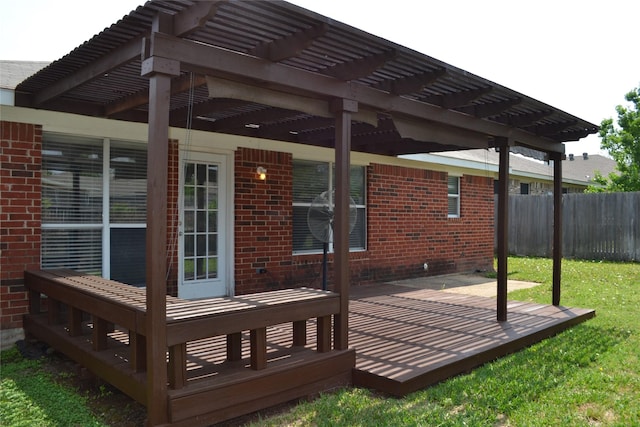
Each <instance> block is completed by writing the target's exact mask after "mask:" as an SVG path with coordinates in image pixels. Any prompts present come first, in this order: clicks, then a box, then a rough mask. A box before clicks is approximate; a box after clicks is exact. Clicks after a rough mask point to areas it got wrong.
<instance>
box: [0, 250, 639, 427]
mask: <svg viewBox="0 0 640 427" xmlns="http://www.w3.org/2000/svg"><path fill="white" fill-rule="evenodd" d="M508 270H509V278H510V279H516V280H528V281H535V282H539V283H541V285H540V286H537V287H534V288H531V289H526V290H521V291H516V292H513V293H510V294H509V298H510V299H517V300H526V301H536V302H540V303H550V301H551V261H550V260H546V259H532V258H509V269H508ZM562 277H563V283H562V304H563V305H567V306H573V307H588V308H595V309H596V310H597V315H596V317H595V318H594V319H592V320H589V321H588V322H586V323H584V324H581V325H578V326H576V327H574V328H572V329H569V330H567V331H565V332H563V333H561V334H559V335H557V336H555V337H553V338H550V339H547V340H545V341H543V342H540V343H538V344H536V345H534V346H531V347H529V348H527V349H525V350H522V351H520V352H518V353H516V354H513V355H510V356H507V357H503V358H501V359H498V360H496V361H494V362H492V363H489V364H486V365H484V366H482V367H480V368H478V369H475V370H474V371H473V372H471V373H470V374H467V375H462V376H458V377H455V378H452V379H450V380H448V381H445V382H442V383H440V384H438V385H436V386H433V387H430V388H428V389H426V390H423V391H420V392H416V393H413V394H411V395H409V396H407V397H405V398H403V399H395V398H388V397H385V396H381V395H378V394H376V393H374V392H371V391H369V390H365V389H358V388H353V389H342V390H338V391H336V392H334V393H327V394H323V395H321V396H319V397H318V398H317V399H315V400H313V401H309V402H302V403H300V404H298V405H296V406H294V407H293V408H290V409H287V410H286V412H283V413H280V414H278V415H275V416H272V417H268V418H264V417H263V418H260V419H259V420H257V421H256V422H254V423H253V424H252V425H254V426H283V425H288V426H307V425H312V426H343V425H345V426H346V425H349V426H367V427H369V426H463V425H467V426H555V425H562V426H640V421H639V420H640V312H639V311H638V310H639V309H638V307H640V264H638V263H635V264H632V263H629V264H624V263H606V262H587V261H570V260H565V261H563V273H562ZM44 363H46V362H43V361H31V360H24V359H22V358H21V357H20V356H19V354H18V353H17V352H16V351H15V350H10V351H9V352H3V353H2V371H1V375H0V378H1V385H0V425H3V426H5V425H6V426H27V425H29V426H31V425H38V426H68V425H79V426H94V425H103V424H100V421H98V419H97V418H94V417H93V416H92V415H91V413H90V411H89V410H88V409H87V408H88V406H90V405H88V404H87V402H88V401H87V399H86V398H84V397H82V395H81V394H80V393H77V392H75V391H74V390H72V389H65V388H64V387H62V388H61V386H59V385H58V381H56V379H55V378H53V377H52V376H51V374H48V373H47V371H46V370H45V369H44V366H43V364H44ZM85 417H86V418H85ZM107 425H108V424H107Z"/></svg>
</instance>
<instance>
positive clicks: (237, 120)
mask: <svg viewBox="0 0 640 427" xmlns="http://www.w3.org/2000/svg"><path fill="white" fill-rule="evenodd" d="M299 114H300V113H298V112H297V111H293V110H285V109H282V108H274V107H267V108H264V109H262V110H259V111H253V112H251V113H245V114H240V115H237V116H234V117H229V118H226V119H221V120H216V121H215V122H214V123H213V126H212V127H211V129H212V130H213V131H214V132H215V131H222V130H233V129H237V128H243V127H246V125H249V124H255V125H259V124H261V123H262V122H274V121H280V120H285V119H287V118H289V117H295V116H297V115H299Z"/></svg>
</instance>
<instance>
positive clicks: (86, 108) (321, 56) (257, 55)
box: [15, 0, 598, 425]
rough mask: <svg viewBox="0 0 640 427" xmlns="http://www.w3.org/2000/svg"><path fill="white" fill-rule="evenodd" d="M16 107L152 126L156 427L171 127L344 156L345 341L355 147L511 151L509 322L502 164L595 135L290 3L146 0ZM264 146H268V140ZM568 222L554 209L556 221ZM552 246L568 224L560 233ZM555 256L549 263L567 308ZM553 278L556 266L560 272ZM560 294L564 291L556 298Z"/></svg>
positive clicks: (339, 225) (501, 273) (341, 343)
mask: <svg viewBox="0 0 640 427" xmlns="http://www.w3.org/2000/svg"><path fill="white" fill-rule="evenodd" d="M15 91H16V105H17V106H22V107H29V108H36V109H47V110H53V111H61V112H69V113H75V114H82V115H90V116H98V117H105V118H111V119H115V120H127V121H134V122H143V123H148V125H149V131H148V150H147V151H148V162H147V163H148V172H147V173H148V175H147V183H148V184H147V185H148V198H147V252H146V253H147V260H146V268H147V270H146V271H147V273H146V277H147V280H146V283H147V291H146V305H147V318H146V323H147V330H148V331H149V334H148V338H147V342H146V349H147V360H148V363H147V365H148V371H147V379H148V381H147V394H146V396H147V400H148V410H149V425H156V424H162V423H165V422H166V421H167V406H166V405H167V402H166V399H164V397H166V393H167V389H166V388H167V371H166V364H165V354H166V348H167V342H166V306H165V295H166V280H165V273H166V254H165V249H166V239H167V237H166V218H167V170H166V165H167V162H168V149H167V141H168V134H169V133H168V128H169V126H176V127H184V128H189V129H197V130H202V131H209V132H217V133H229V134H235V135H243V136H249V137H252V138H263V139H267V140H269V139H270V140H280V141H287V142H292V143H298V144H308V145H314V146H322V147H332V148H334V149H335V163H336V224H335V242H334V243H335V247H336V251H335V254H334V259H335V264H334V265H335V270H336V272H335V288H336V290H337V292H338V293H339V294H340V312H339V314H337V315H336V316H335V317H334V321H335V325H334V340H335V347H336V349H338V350H344V349H347V348H348V346H349V344H348V339H347V336H348V323H347V322H348V295H349V292H348V280H349V270H348V262H349V252H348V205H349V191H348V188H349V165H350V152H351V151H352V150H353V151H360V152H365V153H375V154H384V155H388V156H397V155H401V154H412V153H428V152H438V151H446V150H459V149H466V148H489V147H500V148H501V162H500V169H501V173H500V184H501V185H500V208H499V212H500V214H499V216H498V218H499V219H498V221H499V227H500V230H501V231H502V234H500V235H499V238H498V240H499V242H498V243H499V255H498V258H499V263H498V290H499V295H498V320H506V254H507V251H506V224H507V218H506V212H507V211H506V208H505V206H506V204H505V201H506V198H507V185H508V156H507V155H506V154H503V153H506V152H507V151H508V150H509V149H510V148H511V147H514V146H521V147H525V148H528V149H533V150H535V151H538V152H541V153H544V154H546V155H548V156H549V158H551V159H553V160H556V163H555V164H556V168H555V172H556V173H555V175H556V178H555V179H556V185H555V192H556V193H557V194H556V199H555V200H556V205H555V206H556V210H557V212H559V211H560V202H559V200H560V198H559V194H560V193H561V182H560V181H559V180H560V179H561V173H560V171H561V169H560V164H561V162H560V160H561V159H562V156H563V153H564V145H563V142H566V141H573V140H577V139H580V138H582V137H585V136H587V135H589V134H592V133H595V132H597V130H598V128H597V126H596V125H594V124H591V123H589V122H586V121H584V120H582V119H579V118H577V117H575V116H572V115H570V114H568V113H566V112H564V111H561V110H559V109H557V108H554V107H551V106H549V105H547V104H545V103H543V102H540V101H538V100H535V99H533V98H530V97H527V96H525V95H523V94H520V93H518V92H516V91H513V90H511V89H508V88H506V87H503V86H501V85H499V84H496V83H494V82H491V81H489V80H486V79H484V78H481V77H478V76H475V75H473V74H471V73H469V72H467V71H465V70H461V69H458V68H456V67H454V66H452V65H449V64H446V63H444V62H441V61H438V60H436V59H434V58H431V57H429V56H427V55H424V54H422V53H419V52H416V51H413V50H411V49H408V48H406V47H403V46H400V45H397V44H394V43H392V42H390V41H387V40H384V39H381V38H379V37H376V36H374V35H371V34H368V33H365V32H363V31H360V30H358V29H355V28H353V27H350V26H348V25H345V24H342V23H340V22H336V21H334V20H332V19H330V18H328V17H325V16H322V15H319V14H316V13H313V12H311V11H308V10H305V9H302V8H300V7H297V6H295V5H292V4H289V3H286V2H283V1H231V0H229V1H226V0H217V1H207V2H197V1H193V2H192V1H180V2H173V1H150V2H147V3H146V4H145V5H144V6H140V7H138V8H137V9H136V10H135V11H133V12H131V13H130V14H129V15H127V16H125V17H124V18H123V19H122V20H120V21H119V22H117V23H115V24H114V25H112V26H111V27H109V28H107V29H105V30H104V31H103V32H101V33H99V34H97V35H96V36H94V37H93V38H92V39H90V40H89V41H87V42H85V43H84V44H82V45H81V46H80V47H78V48H77V49H75V50H73V51H72V52H71V53H69V54H68V55H66V56H64V57H63V58H61V59H59V60H57V61H55V62H54V63H52V64H51V65H49V66H48V67H46V68H45V69H43V70H41V71H40V72H38V73H37V74H35V75H34V76H32V77H30V78H28V79H27V80H25V81H24V82H22V83H21V84H20V85H18V87H17V88H16V90H15ZM265 146H266V145H265ZM557 215H558V213H556V217H557ZM555 229H556V236H555V241H556V242H558V241H560V240H559V237H558V236H559V235H560V234H559V233H560V225H559V223H556V226H555ZM560 257H561V252H560V248H559V247H558V248H556V252H555V253H554V304H556V305H557V304H559V280H560V270H559V267H560V264H559V260H560ZM556 267H557V269H556ZM556 291H557V292H556Z"/></svg>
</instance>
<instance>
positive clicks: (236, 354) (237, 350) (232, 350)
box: [227, 332, 242, 362]
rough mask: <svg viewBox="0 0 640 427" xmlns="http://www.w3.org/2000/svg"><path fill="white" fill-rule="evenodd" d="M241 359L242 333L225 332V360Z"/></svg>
mask: <svg viewBox="0 0 640 427" xmlns="http://www.w3.org/2000/svg"><path fill="white" fill-rule="evenodd" d="M241 359H242V333H241V332H234V333H232V334H227V360H228V361H229V362H234V361H237V360H241Z"/></svg>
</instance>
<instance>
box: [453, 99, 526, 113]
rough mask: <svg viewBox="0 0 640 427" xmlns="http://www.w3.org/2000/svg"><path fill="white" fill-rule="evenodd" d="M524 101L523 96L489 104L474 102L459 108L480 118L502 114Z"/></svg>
mask: <svg viewBox="0 0 640 427" xmlns="http://www.w3.org/2000/svg"><path fill="white" fill-rule="evenodd" d="M521 102H522V98H512V99H506V100H504V101H498V102H490V103H487V104H474V105H468V106H465V107H460V108H457V110H458V111H460V112H462V113H466V114H471V115H472V116H476V117H478V118H484V117H491V116H496V115H498V114H501V113H503V112H505V111H506V110H508V109H509V108H511V107H513V106H514V105H518V104H520V103H521Z"/></svg>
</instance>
